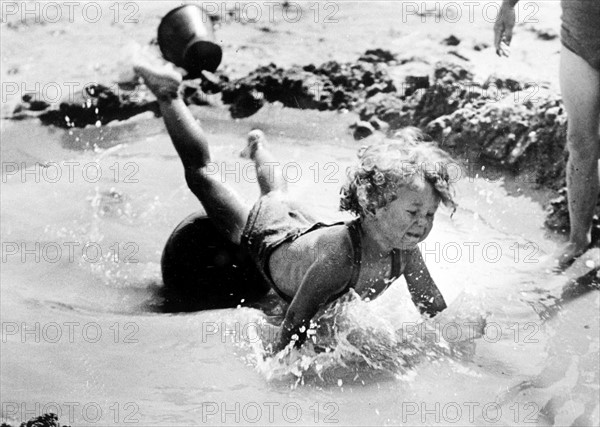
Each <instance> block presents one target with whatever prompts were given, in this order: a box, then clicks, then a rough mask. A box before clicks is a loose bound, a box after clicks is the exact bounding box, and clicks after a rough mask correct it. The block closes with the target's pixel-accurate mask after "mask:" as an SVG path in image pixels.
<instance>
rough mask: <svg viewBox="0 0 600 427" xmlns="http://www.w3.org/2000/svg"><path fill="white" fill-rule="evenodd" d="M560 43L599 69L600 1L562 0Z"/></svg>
mask: <svg viewBox="0 0 600 427" xmlns="http://www.w3.org/2000/svg"><path fill="white" fill-rule="evenodd" d="M562 12H563V13H562V27H561V40H562V44H563V45H564V46H565V47H566V48H567V49H569V50H570V51H572V52H573V53H575V54H576V55H578V56H580V57H581V58H583V59H584V60H586V61H587V62H588V63H589V64H590V65H591V66H592V67H593V68H595V69H596V70H600V1H598V0H562Z"/></svg>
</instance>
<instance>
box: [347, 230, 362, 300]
mask: <svg viewBox="0 0 600 427" xmlns="http://www.w3.org/2000/svg"><path fill="white" fill-rule="evenodd" d="M346 226H347V227H348V232H349V233H350V239H351V240H352V249H353V250H354V259H353V261H352V275H351V276H350V280H348V285H347V286H346V289H344V291H343V293H345V292H347V291H348V290H349V289H350V288H354V287H355V286H356V283H357V282H358V276H359V275H360V266H361V259H362V238H361V237H360V230H359V229H358V221H351V222H349V223H347V224H346Z"/></svg>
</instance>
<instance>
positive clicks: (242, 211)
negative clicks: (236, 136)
mask: <svg viewBox="0 0 600 427" xmlns="http://www.w3.org/2000/svg"><path fill="white" fill-rule="evenodd" d="M135 71H136V72H137V74H138V75H140V76H141V77H143V78H144V81H145V83H146V86H148V88H149V89H150V90H151V91H152V93H154V94H155V95H156V98H157V99H158V103H159V106H160V111H161V113H162V115H163V118H164V122H165V125H166V127H167V130H168V132H169V135H170V137H171V140H172V141H173V145H174V146H175V149H176V150H177V153H178V154H179V157H181V161H182V162H183V167H184V169H185V178H186V181H187V183H188V186H189V188H190V190H192V192H193V193H194V194H195V195H196V197H198V199H199V200H200V202H201V203H202V206H203V207H204V209H205V210H206V214H207V215H208V216H209V217H210V218H211V219H212V220H213V222H214V223H215V225H216V226H217V228H218V229H219V231H221V233H222V234H223V235H224V236H225V237H226V238H228V239H229V240H230V241H232V242H234V243H240V238H241V235H242V231H243V229H244V226H245V225H246V220H247V218H248V214H249V212H250V209H249V207H248V206H246V205H245V204H244V203H243V202H242V200H241V199H240V197H239V195H238V194H237V193H236V192H235V191H233V189H231V188H230V187H229V186H228V185H226V184H225V183H223V182H221V180H220V179H219V178H218V177H214V176H211V175H210V174H208V173H207V166H208V164H209V163H210V161H211V158H210V151H209V148H208V141H207V140H206V136H205V134H204V131H203V130H202V128H201V127H200V124H199V122H198V121H196V119H194V117H193V116H192V113H191V112H190V110H189V109H188V108H187V106H186V105H185V103H184V102H183V100H182V99H181V97H180V96H179V94H178V88H179V84H180V83H181V76H180V75H179V74H178V73H176V72H174V71H171V70H167V69H164V70H163V69H154V68H151V67H149V66H144V65H139V66H136V67H135Z"/></svg>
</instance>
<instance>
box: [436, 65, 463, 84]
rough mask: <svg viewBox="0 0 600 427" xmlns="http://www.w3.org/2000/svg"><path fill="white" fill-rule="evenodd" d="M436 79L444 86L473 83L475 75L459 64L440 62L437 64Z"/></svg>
mask: <svg viewBox="0 0 600 427" xmlns="http://www.w3.org/2000/svg"><path fill="white" fill-rule="evenodd" d="M434 79H435V80H436V82H437V83H443V84H449V83H456V82H461V81H472V80H473V73H471V72H470V71H469V70H467V69H466V68H464V67H462V66H460V65H458V64H454V63H449V62H438V63H436V64H435V72H434Z"/></svg>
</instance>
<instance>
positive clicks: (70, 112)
mask: <svg viewBox="0 0 600 427" xmlns="http://www.w3.org/2000/svg"><path fill="white" fill-rule="evenodd" d="M146 111H152V112H154V113H155V114H158V111H159V109H158V104H157V102H156V101H154V100H153V95H151V94H150V93H149V92H145V91H143V90H141V89H140V88H139V87H138V88H137V90H133V91H123V90H117V91H116V92H115V90H114V89H113V88H109V87H107V86H104V85H100V84H94V85H89V86H87V87H86V88H85V90H84V91H81V92H79V93H77V94H75V96H74V99H72V100H70V102H63V103H61V104H60V105H59V108H58V110H56V109H49V110H47V111H45V112H44V113H43V114H41V115H40V116H39V118H40V120H41V121H42V123H44V124H46V125H54V126H58V127H62V128H71V127H85V126H87V125H97V124H100V125H103V124H106V123H109V122H111V121H113V120H125V119H128V118H129V117H132V116H135V115H137V114H141V113H144V112H146Z"/></svg>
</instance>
